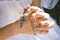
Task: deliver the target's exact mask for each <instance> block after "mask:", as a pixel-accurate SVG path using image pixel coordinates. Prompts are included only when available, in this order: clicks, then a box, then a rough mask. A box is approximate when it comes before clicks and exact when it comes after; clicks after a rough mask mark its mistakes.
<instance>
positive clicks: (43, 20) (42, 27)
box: [25, 5, 54, 34]
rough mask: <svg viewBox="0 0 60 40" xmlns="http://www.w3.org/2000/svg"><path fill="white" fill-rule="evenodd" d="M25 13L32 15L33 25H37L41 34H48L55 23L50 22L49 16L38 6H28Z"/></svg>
mask: <svg viewBox="0 0 60 40" xmlns="http://www.w3.org/2000/svg"><path fill="white" fill-rule="evenodd" d="M25 11H26V12H27V14H28V15H29V13H30V14H31V15H30V18H31V22H32V24H35V25H37V27H36V31H39V32H40V33H44V34H45V33H48V31H49V29H50V28H52V26H53V24H54V22H50V21H49V17H50V16H49V14H47V13H45V12H44V11H43V10H42V9H41V8H38V7H36V6H29V5H28V6H26V7H25Z"/></svg>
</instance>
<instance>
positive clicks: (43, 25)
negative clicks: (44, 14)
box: [39, 22, 54, 30]
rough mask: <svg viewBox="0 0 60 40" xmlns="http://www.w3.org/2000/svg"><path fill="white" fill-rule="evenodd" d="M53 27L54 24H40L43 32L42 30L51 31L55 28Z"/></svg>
mask: <svg viewBox="0 0 60 40" xmlns="http://www.w3.org/2000/svg"><path fill="white" fill-rule="evenodd" d="M53 25H54V22H47V23H46V24H40V27H39V28H40V29H41V30H42V29H47V30H49V29H51V28H52V27H53Z"/></svg>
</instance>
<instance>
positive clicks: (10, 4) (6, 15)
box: [0, 0, 32, 28]
mask: <svg viewBox="0 0 60 40" xmlns="http://www.w3.org/2000/svg"><path fill="white" fill-rule="evenodd" d="M31 2H32V0H22V1H13V0H12V1H6V0H5V1H0V28H3V27H4V26H6V25H8V24H11V23H12V22H14V21H16V19H18V17H19V16H20V14H21V13H23V11H24V7H25V6H26V5H28V4H31Z"/></svg>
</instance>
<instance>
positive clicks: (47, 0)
mask: <svg viewBox="0 0 60 40" xmlns="http://www.w3.org/2000/svg"><path fill="white" fill-rule="evenodd" d="M57 2H58V0H41V7H43V8H47V9H52V8H54V7H55V5H56V4H57Z"/></svg>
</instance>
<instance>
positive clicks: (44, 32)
mask: <svg viewBox="0 0 60 40" xmlns="http://www.w3.org/2000/svg"><path fill="white" fill-rule="evenodd" d="M48 32H49V31H48V30H40V33H41V34H47V33H48Z"/></svg>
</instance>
